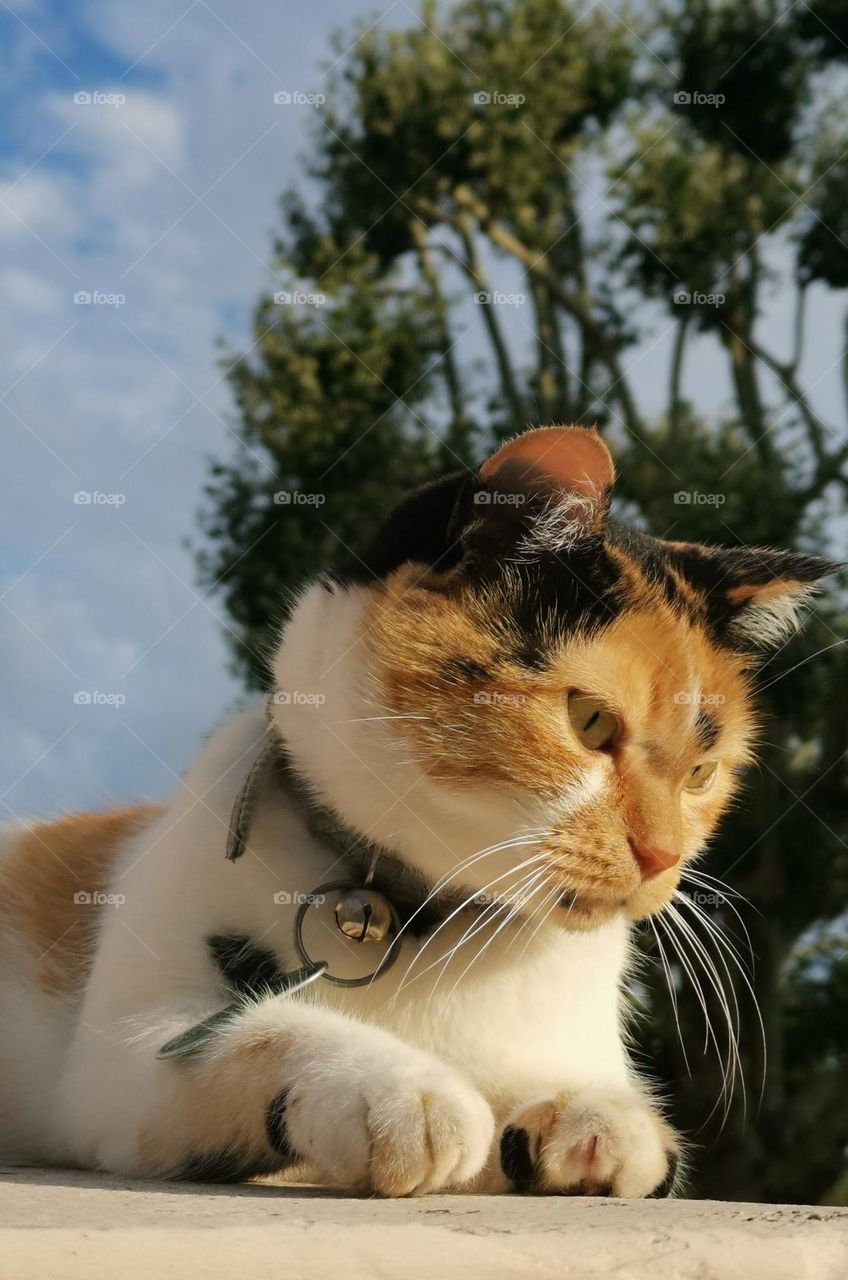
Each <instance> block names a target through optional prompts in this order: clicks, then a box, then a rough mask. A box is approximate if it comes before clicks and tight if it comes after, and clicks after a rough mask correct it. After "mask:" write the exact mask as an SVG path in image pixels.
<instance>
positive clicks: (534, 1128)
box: [501, 1090, 678, 1197]
mask: <svg viewBox="0 0 848 1280" xmlns="http://www.w3.org/2000/svg"><path fill="white" fill-rule="evenodd" d="M677 1152H678V1148H677V1138H676V1136H675V1133H674V1131H673V1129H672V1128H671V1126H670V1125H669V1124H667V1123H666V1121H665V1120H664V1119H663V1118H662V1116H660V1115H659V1114H658V1113H657V1112H656V1111H655V1110H654V1109H653V1108H652V1107H651V1106H650V1105H649V1103H647V1102H646V1101H645V1100H644V1099H643V1098H641V1097H640V1096H639V1095H638V1094H636V1093H629V1092H625V1091H622V1092H620V1093H614V1092H606V1091H600V1090H599V1091H595V1090H581V1091H579V1092H574V1093H561V1094H559V1095H558V1096H557V1097H556V1098H552V1099H550V1100H546V1101H544V1102H537V1103H534V1104H532V1105H529V1106H525V1107H522V1108H519V1110H518V1111H517V1112H515V1114H514V1115H513V1116H512V1117H511V1118H510V1120H509V1123H508V1124H507V1126H506V1128H505V1129H504V1131H503V1134H502V1136H501V1168H502V1169H503V1172H504V1174H505V1175H506V1177H507V1178H508V1179H509V1181H510V1182H511V1183H512V1185H513V1186H514V1187H515V1189H516V1190H517V1191H529V1192H536V1193H539V1194H543V1195H544V1194H549V1195H550V1194H557V1193H559V1194H565V1195H584V1196H637V1197H643V1196H651V1197H660V1196H668V1195H671V1193H672V1190H673V1185H674V1179H675V1174H676V1171H677V1164H678V1154H677Z"/></svg>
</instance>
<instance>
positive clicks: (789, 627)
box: [687, 547, 842, 649]
mask: <svg viewBox="0 0 848 1280" xmlns="http://www.w3.org/2000/svg"><path fill="white" fill-rule="evenodd" d="M693 550H697V552H698V553H699V558H700V560H701V564H702V566H703V567H704V569H705V570H706V572H707V574H708V577H709V581H707V582H704V581H702V583H701V584H699V585H703V586H705V587H707V598H708V611H709V614H710V617H711V619H712V620H713V622H714V623H716V625H717V626H718V627H719V629H720V630H722V631H724V632H725V633H726V634H727V637H728V639H730V640H731V641H732V642H733V643H734V644H736V645H738V646H739V647H741V648H743V649H767V648H771V647H773V646H775V645H777V644H780V643H781V641H783V640H785V639H788V637H789V636H791V635H793V634H794V632H796V631H797V630H798V629H799V628H800V626H801V624H802V621H803V612H802V610H803V606H804V605H805V604H808V603H809V601H810V599H811V598H812V596H813V595H814V594H815V592H816V590H817V584H818V582H819V580H820V579H821V578H825V577H827V576H828V575H829V574H832V573H836V572H837V571H838V570H839V569H840V568H842V566H841V565H840V564H838V563H836V562H835V561H832V560H825V559H823V558H822V557H821V556H812V555H806V554H804V553H803V552H795V551H782V550H779V549H776V548H772V547H699V548H697V549H695V548H693ZM691 568H692V564H691V561H690V564H689V566H687V575H688V576H689V577H690V578H691V576H692V574H691Z"/></svg>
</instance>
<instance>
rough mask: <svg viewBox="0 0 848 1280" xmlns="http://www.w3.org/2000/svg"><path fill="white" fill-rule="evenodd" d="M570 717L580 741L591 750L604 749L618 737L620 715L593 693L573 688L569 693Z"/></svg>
mask: <svg viewBox="0 0 848 1280" xmlns="http://www.w3.org/2000/svg"><path fill="white" fill-rule="evenodd" d="M568 718H569V720H570V721H571V727H572V729H573V730H574V732H575V733H576V734H577V737H578V738H579V740H580V742H582V744H583V746H584V747H588V748H589V750H590V751H604V750H606V748H607V747H611V746H612V744H613V743H614V742H615V739H616V738H617V737H618V732H619V729H620V725H619V721H618V716H616V715H615V714H614V713H613V712H612V711H610V709H609V707H607V706H606V705H605V703H604V702H603V701H602V699H601V698H598V697H596V696H595V694H593V693H583V692H581V690H580V689H572V690H571V692H570V693H569V695H568Z"/></svg>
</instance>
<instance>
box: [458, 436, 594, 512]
mask: <svg viewBox="0 0 848 1280" xmlns="http://www.w3.org/2000/svg"><path fill="white" fill-rule="evenodd" d="M480 479H481V480H482V481H483V482H484V483H485V484H486V485H488V486H490V487H494V486H496V485H500V486H501V487H502V488H503V489H505V490H509V491H519V492H520V491H522V490H524V491H533V492H535V493H540V494H549V495H553V494H556V493H566V494H569V493H570V494H576V495H578V496H579V497H582V498H588V499H593V500H595V501H601V500H604V499H606V498H607V496H608V494H609V490H610V488H611V487H612V483H613V481H614V480H615V467H614V466H613V461H612V457H611V456H610V451H609V449H608V448H607V447H606V445H605V444H604V442H603V440H602V439H601V437H600V436H599V435H598V433H597V431H594V430H592V429H591V428H589V427H539V428H537V429H536V430H535V431H525V432H523V434H522V435H520V436H514V437H513V438H512V440H508V441H507V442H506V444H504V445H501V447H500V449H498V450H497V452H496V453H493V454H492V456H491V457H490V458H487V459H486V461H485V462H484V463H483V465H482V466H481V468H480Z"/></svg>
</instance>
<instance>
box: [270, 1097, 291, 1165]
mask: <svg viewBox="0 0 848 1280" xmlns="http://www.w3.org/2000/svg"><path fill="white" fill-rule="evenodd" d="M287 1099H288V1089H283V1091H282V1093H278V1094H277V1096H276V1097H275V1098H272V1099H271V1102H270V1104H269V1106H268V1110H267V1111H266V1112H265V1132H266V1133H267V1135H268V1141H269V1142H270V1144H271V1148H272V1150H273V1151H274V1152H275V1153H276V1154H277V1155H278V1156H279V1157H280V1159H281V1160H282V1161H283V1162H284V1163H285V1164H292V1163H293V1162H294V1161H295V1160H296V1159H297V1157H296V1155H295V1153H294V1151H293V1150H292V1146H291V1143H290V1142H289V1135H288V1132H287V1130H286V1102H287Z"/></svg>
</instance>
